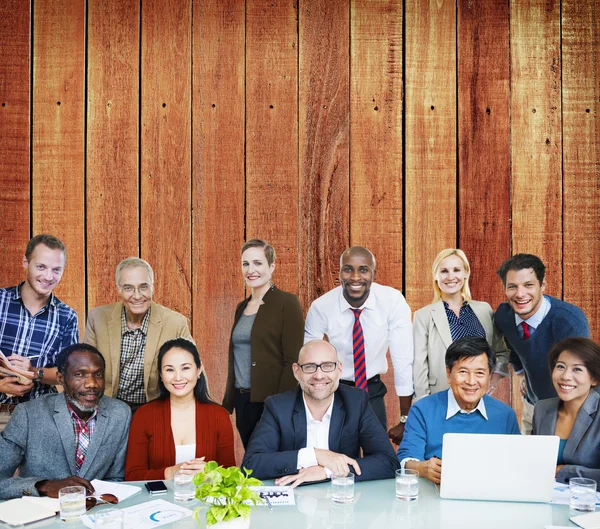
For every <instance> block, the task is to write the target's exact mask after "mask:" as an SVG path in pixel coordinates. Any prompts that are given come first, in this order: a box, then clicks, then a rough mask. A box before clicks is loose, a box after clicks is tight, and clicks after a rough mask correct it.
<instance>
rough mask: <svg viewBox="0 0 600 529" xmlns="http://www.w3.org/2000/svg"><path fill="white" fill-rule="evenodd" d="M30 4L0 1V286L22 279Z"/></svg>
mask: <svg viewBox="0 0 600 529" xmlns="http://www.w3.org/2000/svg"><path fill="white" fill-rule="evenodd" d="M30 15H31V13H30V4H29V2H24V1H22V0H5V1H4V2H1V3H0V50H2V52H1V53H0V138H2V143H1V144H0V211H2V223H0V252H2V254H3V255H4V259H3V263H2V267H1V268H0V286H3V287H4V286H10V285H16V284H18V283H19V282H20V281H22V280H23V275H24V274H23V266H22V264H21V257H22V256H23V254H24V253H25V245H26V243H27V241H28V240H29V207H30V203H29V191H30V187H29V146H30V144H29V123H30V122H29V104H30V90H29V85H30V73H29V72H30V70H29V68H30V64H29V55H30V44H29V43H30Z"/></svg>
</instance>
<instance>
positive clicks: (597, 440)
mask: <svg viewBox="0 0 600 529" xmlns="http://www.w3.org/2000/svg"><path fill="white" fill-rule="evenodd" d="M559 406H560V399H559V398H554V399H546V400H540V401H538V402H537V404H536V405H535V408H534V410H533V434H534V435H535V434H537V435H554V432H555V430H556V420H557V417H558V407H559ZM599 407H600V395H599V394H598V392H597V391H594V390H593V389H592V390H591V391H590V394H589V395H588V397H587V399H585V402H584V403H583V405H582V406H581V409H580V410H579V413H578V414H577V418H576V419H575V424H574V425H573V429H572V430H571V435H569V439H567V444H566V445H565V450H564V452H563V460H564V462H565V465H564V466H563V467H562V468H561V469H560V470H559V472H558V475H557V476H556V479H557V481H561V482H564V483H568V481H569V479H570V478H573V477H578V476H579V477H584V478H592V479H595V480H596V482H598V481H600V414H599V413H598V408H599Z"/></svg>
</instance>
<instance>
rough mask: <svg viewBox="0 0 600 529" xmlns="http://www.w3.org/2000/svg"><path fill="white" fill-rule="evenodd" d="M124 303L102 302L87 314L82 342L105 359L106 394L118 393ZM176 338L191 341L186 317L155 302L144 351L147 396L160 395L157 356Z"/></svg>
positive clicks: (151, 308)
mask: <svg viewBox="0 0 600 529" xmlns="http://www.w3.org/2000/svg"><path fill="white" fill-rule="evenodd" d="M122 310H123V302H119V303H112V304H110V305H103V306H101V307H96V308H95V309H92V310H91V311H90V312H89V314H88V319H87V325H86V326H85V336H84V338H83V341H84V342H85V343H89V344H90V345H93V346H95V347H97V348H98V349H99V350H100V352H101V353H102V354H103V355H104V359H105V360H106V373H105V379H106V388H105V390H104V394H105V395H108V396H109V397H112V396H114V395H116V394H117V390H118V386H119V374H120V366H121V312H122ZM174 338H187V339H188V340H192V335H191V334H190V329H189V327H188V323H187V318H186V317H185V316H184V315H183V314H179V312H175V311H173V310H171V309H168V308H166V307H163V306H162V305H159V304H158V303H154V301H153V302H152V304H151V305H150V321H149V322H148V336H146V347H145V350H144V388H145V389H146V399H147V400H148V401H151V400H153V399H155V398H156V397H158V365H157V356H158V350H159V349H160V346H161V345H162V344H164V343H165V342H166V341H168V340H172V339H174Z"/></svg>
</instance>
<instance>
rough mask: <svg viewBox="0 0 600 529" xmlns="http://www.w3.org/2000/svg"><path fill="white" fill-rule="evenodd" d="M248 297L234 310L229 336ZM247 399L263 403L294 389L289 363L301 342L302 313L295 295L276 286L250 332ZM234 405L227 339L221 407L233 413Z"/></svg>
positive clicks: (231, 345)
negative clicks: (271, 397) (269, 398)
mask: <svg viewBox="0 0 600 529" xmlns="http://www.w3.org/2000/svg"><path fill="white" fill-rule="evenodd" d="M248 301H250V298H249V297H248V298H246V299H245V300H244V301H242V302H241V303H240V304H239V305H238V306H237V308H236V309H235V318H234V320H233V327H232V328H231V335H233V330H234V329H235V326H236V325H237V323H238V321H239V320H240V318H241V317H242V314H243V312H244V309H245V308H246V305H248ZM250 340H251V344H250V349H251V356H252V358H251V362H252V364H251V373H250V400H251V401H252V402H263V401H264V400H265V399H266V398H267V397H268V396H269V395H275V394H276V393H281V392H283V391H287V390H289V389H292V388H294V387H296V385H297V382H296V379H295V378H294V372H293V370H292V364H293V363H294V362H295V361H296V360H298V352H299V351H300V348H301V347H302V345H303V343H304V314H303V312H302V307H301V306H300V302H299V301H298V296H296V295H295V294H291V293H289V292H284V291H283V290H279V289H278V288H277V287H276V286H275V285H273V286H272V287H271V289H270V290H269V291H268V292H267V293H266V294H265V296H264V297H263V304H262V305H261V306H260V307H259V309H258V312H257V313H256V318H255V319H254V325H252V332H251V337H250ZM234 403H235V373H234V369H233V343H232V341H231V336H230V338H229V366H228V372H227V385H226V387H225V397H224V398H223V406H224V407H225V409H227V411H229V413H232V412H233V406H234Z"/></svg>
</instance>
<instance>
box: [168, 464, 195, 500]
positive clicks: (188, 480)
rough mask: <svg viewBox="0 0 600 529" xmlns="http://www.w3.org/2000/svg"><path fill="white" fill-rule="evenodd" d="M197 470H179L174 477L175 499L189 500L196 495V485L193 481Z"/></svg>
mask: <svg viewBox="0 0 600 529" xmlns="http://www.w3.org/2000/svg"><path fill="white" fill-rule="evenodd" d="M195 475H196V474H195V472H190V471H189V470H178V471H177V472H175V476H174V478H173V489H174V497H175V501H182V502H188V501H192V500H193V499H195V497H196V486H195V485H194V483H193V482H192V480H193V479H194V476H195Z"/></svg>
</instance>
